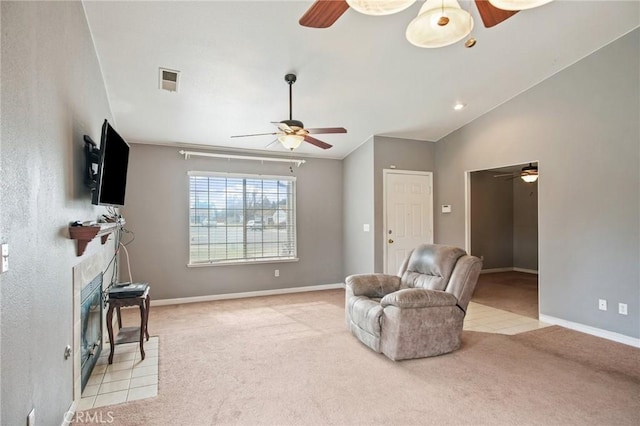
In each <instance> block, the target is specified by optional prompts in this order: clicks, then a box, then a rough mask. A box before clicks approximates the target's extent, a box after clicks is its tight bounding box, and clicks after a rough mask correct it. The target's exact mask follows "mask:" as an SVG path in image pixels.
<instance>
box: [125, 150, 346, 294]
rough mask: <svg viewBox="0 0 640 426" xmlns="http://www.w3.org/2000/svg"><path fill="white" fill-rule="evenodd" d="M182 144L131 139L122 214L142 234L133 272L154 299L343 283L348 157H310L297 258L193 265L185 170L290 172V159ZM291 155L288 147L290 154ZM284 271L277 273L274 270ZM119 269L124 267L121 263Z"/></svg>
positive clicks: (300, 185)
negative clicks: (191, 150)
mask: <svg viewBox="0 0 640 426" xmlns="http://www.w3.org/2000/svg"><path fill="white" fill-rule="evenodd" d="M178 151H179V148H173V147H166V146H165V147H161V146H152V145H140V144H132V149H131V157H130V163H129V176H128V182H127V200H126V207H125V208H124V209H123V214H124V216H125V218H126V220H127V228H128V229H131V230H132V231H133V232H135V236H136V239H135V241H134V242H133V244H131V245H130V246H128V249H129V254H130V257H131V269H132V273H133V278H134V280H137V281H140V280H144V281H148V282H149V283H150V284H151V286H152V292H153V293H152V297H153V298H154V299H172V298H180V297H194V296H206V295H215V294H226V293H240V292H247V291H259V290H273V289H281V288H291V287H303V286H311V285H319V284H330V283H341V282H343V280H344V277H343V270H342V258H343V256H342V162H341V161H338V160H323V159H315V158H314V159H307V162H306V164H304V165H302V166H301V167H300V168H298V167H296V166H295V165H293V171H294V175H295V176H296V177H297V194H296V197H297V203H296V204H297V239H298V257H299V259H300V260H299V261H298V262H287V263H268V264H264V263H263V264H249V265H247V264H244V265H220V266H208V267H196V268H193V267H192V268H188V267H187V263H188V261H189V253H188V244H189V220H188V200H189V187H188V177H187V172H188V171H189V170H195V171H220V172H234V173H257V174H266V175H285V176H288V175H291V172H290V170H289V164H287V163H269V162H264V163H261V162H256V161H248V160H243V161H240V160H226V159H216V158H204V157H192V158H191V159H189V160H185V159H184V157H182V156H181V155H179V154H178ZM285 155H286V154H285ZM275 269H279V270H280V277H278V278H276V277H274V270H275ZM121 271H122V272H121V276H122V277H123V278H125V277H127V276H126V275H123V274H124V273H125V271H124V268H123V269H121Z"/></svg>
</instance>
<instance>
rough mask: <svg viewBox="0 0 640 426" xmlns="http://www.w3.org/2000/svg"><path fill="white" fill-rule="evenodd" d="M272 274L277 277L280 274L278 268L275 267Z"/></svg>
mask: <svg viewBox="0 0 640 426" xmlns="http://www.w3.org/2000/svg"><path fill="white" fill-rule="evenodd" d="M273 276H274V277H279V276H280V269H276V270H275V271H273Z"/></svg>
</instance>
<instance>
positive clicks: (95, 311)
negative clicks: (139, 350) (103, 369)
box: [80, 274, 103, 390]
mask: <svg viewBox="0 0 640 426" xmlns="http://www.w3.org/2000/svg"><path fill="white" fill-rule="evenodd" d="M80 300H81V307H80V321H81V324H82V328H81V333H82V334H81V339H80V342H81V343H80V346H81V347H80V366H81V369H80V371H81V378H82V390H84V387H85V385H86V384H87V381H89V376H91V372H92V371H93V367H94V366H95V365H96V361H97V360H98V358H99V357H100V352H101V351H102V309H103V304H102V274H98V276H97V277H95V278H94V279H93V280H92V281H91V282H90V283H89V284H87V285H86V286H85V287H84V288H83V289H82V291H81V293H80Z"/></svg>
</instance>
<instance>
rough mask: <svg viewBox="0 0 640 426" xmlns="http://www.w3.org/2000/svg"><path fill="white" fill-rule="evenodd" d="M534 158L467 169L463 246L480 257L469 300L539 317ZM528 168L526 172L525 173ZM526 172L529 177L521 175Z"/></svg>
mask: <svg viewBox="0 0 640 426" xmlns="http://www.w3.org/2000/svg"><path fill="white" fill-rule="evenodd" d="M537 167H538V163H537V162H536V161H532V162H527V163H522V164H514V165H509V166H502V167H495V168H490V169H484V170H474V171H469V172H466V176H465V177H466V212H465V224H466V241H465V243H466V250H467V252H468V253H470V254H472V255H474V256H477V257H479V258H481V259H482V260H483V269H482V272H481V275H480V278H479V279H478V284H477V286H476V290H475V292H474V295H473V298H472V301H474V302H476V303H480V304H483V305H487V306H491V307H493V308H497V309H501V310H505V311H509V312H512V313H515V314H518V315H523V316H526V317H530V318H535V319H538V317H539V310H540V309H539V303H538V302H539V290H538V286H539V283H538V181H537V179H536V180H534V181H533V182H531V180H532V179H531V178H529V174H530V170H531V169H532V168H535V173H536V177H537ZM525 172H526V173H525ZM525 175H526V176H527V181H528V182H527V181H525V180H524V179H523V177H525Z"/></svg>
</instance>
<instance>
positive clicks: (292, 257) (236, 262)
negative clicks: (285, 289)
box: [187, 170, 299, 268]
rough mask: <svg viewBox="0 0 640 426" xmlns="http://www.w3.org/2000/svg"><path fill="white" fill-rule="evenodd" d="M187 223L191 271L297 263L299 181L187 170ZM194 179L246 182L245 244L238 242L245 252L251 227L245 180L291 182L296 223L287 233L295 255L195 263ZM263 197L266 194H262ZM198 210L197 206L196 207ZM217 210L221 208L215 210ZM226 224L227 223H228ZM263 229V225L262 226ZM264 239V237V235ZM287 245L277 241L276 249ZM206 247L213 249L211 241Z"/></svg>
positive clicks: (243, 197) (276, 177)
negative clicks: (193, 243) (193, 228)
mask: <svg viewBox="0 0 640 426" xmlns="http://www.w3.org/2000/svg"><path fill="white" fill-rule="evenodd" d="M187 177H188V179H187V216H188V218H187V224H188V232H187V235H188V239H187V247H188V263H187V267H190V268H201V267H209V266H228V265H253V264H261V263H288V262H298V261H299V258H298V236H297V234H298V232H297V194H296V192H297V178H296V177H295V176H281V175H265V174H256V173H229V172H212V171H193V170H192V171H188V172H187ZM192 177H200V178H211V177H214V178H216V177H217V178H225V179H241V180H243V182H244V184H243V191H242V200H243V201H242V205H243V215H242V216H243V219H242V220H243V225H242V226H241V229H242V235H243V238H242V239H243V242H241V243H239V244H242V245H243V247H244V248H245V250H246V246H247V244H248V241H247V240H246V235H248V233H249V232H248V231H249V227H248V226H247V223H248V220H247V217H245V216H246V212H247V211H248V209H247V207H246V200H247V194H248V193H247V192H246V186H245V185H246V181H248V180H253V181H256V180H260V181H262V182H263V185H264V181H270V182H274V181H288V182H291V183H292V190H291V193H290V195H288V196H290V197H291V199H292V201H291V206H292V207H291V213H290V215H291V218H292V221H293V224H292V225H291V226H287V230H288V232H290V233H292V235H290V236H288V237H287V242H293V253H292V254H291V255H290V256H272V257H242V258H233V259H222V260H215V259H211V256H209V259H208V260H204V261H195V262H194V259H192V243H191V240H192V227H193V224H192V222H191V214H192V207H191V196H192V190H191V182H192V180H191V178H192ZM227 192H228V187H227V184H226V183H225V193H227ZM263 195H264V193H263ZM196 208H197V207H196ZM209 210H210V206H209V207H207V211H209ZM216 210H218V209H216ZM227 211H228V208H227V205H225V207H224V212H225V213H226V212H227ZM225 223H226V221H225ZM263 226H264V225H263ZM225 229H228V224H225ZM260 232H264V228H263V229H261V230H260ZM262 236H264V234H263V235H262ZM228 241H229V240H228V237H225V244H229V242H228ZM267 243H268V242H267ZM285 243H286V242H283V243H281V242H279V241H278V242H277V247H278V251H280V248H281V244H285ZM206 245H207V246H209V247H210V246H211V241H208V242H207V244H206Z"/></svg>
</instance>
